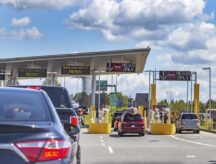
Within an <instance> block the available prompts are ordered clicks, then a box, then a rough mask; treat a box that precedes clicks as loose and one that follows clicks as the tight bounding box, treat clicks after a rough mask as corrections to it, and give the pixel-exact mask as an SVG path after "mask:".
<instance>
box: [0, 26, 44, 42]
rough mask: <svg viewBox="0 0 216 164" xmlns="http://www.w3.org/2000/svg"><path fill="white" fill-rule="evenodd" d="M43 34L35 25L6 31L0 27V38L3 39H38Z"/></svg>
mask: <svg viewBox="0 0 216 164" xmlns="http://www.w3.org/2000/svg"><path fill="white" fill-rule="evenodd" d="M43 36H44V34H43V33H41V32H40V31H39V29H38V28H37V27H32V28H22V29H19V30H12V31H7V30H6V29H1V28H0V38H3V39H15V40H23V39H40V38H42V37H43Z"/></svg>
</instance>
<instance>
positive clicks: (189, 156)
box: [186, 155, 196, 158]
mask: <svg viewBox="0 0 216 164" xmlns="http://www.w3.org/2000/svg"><path fill="white" fill-rule="evenodd" d="M186 158H196V156H195V155H186Z"/></svg>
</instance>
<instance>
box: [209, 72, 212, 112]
mask: <svg viewBox="0 0 216 164" xmlns="http://www.w3.org/2000/svg"><path fill="white" fill-rule="evenodd" d="M209 100H210V102H209V108H210V109H211V108H212V106H211V68H209ZM210 111H211V110H210Z"/></svg>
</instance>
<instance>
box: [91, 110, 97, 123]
mask: <svg viewBox="0 0 216 164" xmlns="http://www.w3.org/2000/svg"><path fill="white" fill-rule="evenodd" d="M95 109H96V108H95V106H91V108H90V122H95V120H96V110H95Z"/></svg>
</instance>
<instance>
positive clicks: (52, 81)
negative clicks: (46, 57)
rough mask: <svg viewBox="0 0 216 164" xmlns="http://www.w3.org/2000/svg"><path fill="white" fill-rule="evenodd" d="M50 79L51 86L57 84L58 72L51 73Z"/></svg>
mask: <svg viewBox="0 0 216 164" xmlns="http://www.w3.org/2000/svg"><path fill="white" fill-rule="evenodd" d="M50 79H51V81H50V82H51V86H55V85H56V74H55V73H51V74H50Z"/></svg>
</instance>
